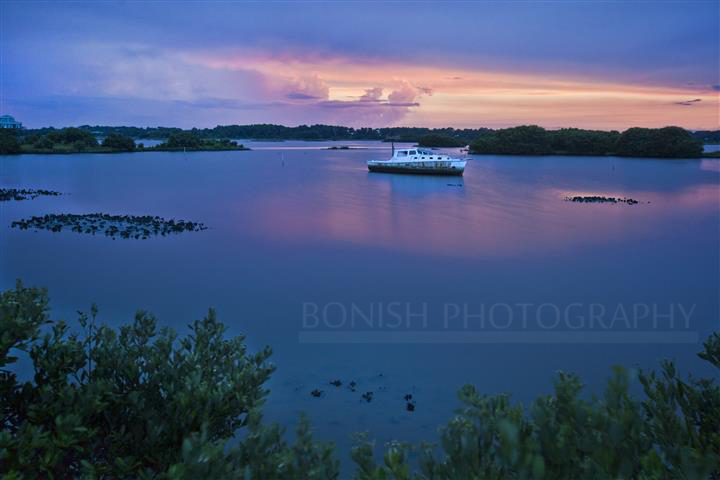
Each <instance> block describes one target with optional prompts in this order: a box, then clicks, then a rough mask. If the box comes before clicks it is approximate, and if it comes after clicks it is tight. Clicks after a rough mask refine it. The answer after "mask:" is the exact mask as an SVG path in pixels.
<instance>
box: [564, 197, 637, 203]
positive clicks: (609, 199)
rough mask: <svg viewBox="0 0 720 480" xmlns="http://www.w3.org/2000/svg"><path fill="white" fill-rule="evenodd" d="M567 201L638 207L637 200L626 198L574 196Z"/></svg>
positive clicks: (567, 198) (566, 198)
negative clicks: (624, 204) (622, 204)
mask: <svg viewBox="0 0 720 480" xmlns="http://www.w3.org/2000/svg"><path fill="white" fill-rule="evenodd" d="M565 200H566V201H568V202H578V203H627V204H628V205H637V204H638V203H640V202H638V201H637V200H634V199H632V198H626V197H622V198H619V197H617V198H616V197H603V196H599V195H593V196H585V197H583V196H573V197H565Z"/></svg>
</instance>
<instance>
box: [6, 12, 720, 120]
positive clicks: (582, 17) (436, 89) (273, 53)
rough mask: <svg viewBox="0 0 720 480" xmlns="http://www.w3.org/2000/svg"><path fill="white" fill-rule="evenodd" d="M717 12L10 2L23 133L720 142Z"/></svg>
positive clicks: (13, 108) (15, 110) (14, 90)
mask: <svg viewBox="0 0 720 480" xmlns="http://www.w3.org/2000/svg"><path fill="white" fill-rule="evenodd" d="M719 9H720V2H718V1H717V0H711V1H695V2H693V1H684V2H667V1H662V2H661V1H657V2H653V1H649V2H648V1H645V2H585V1H574V2H572V1H562V2H561V1H557V2H528V1H524V2H519V1H517V2H457V3H434V2H431V3H409V2H396V3H381V2H343V3H340V2H292V3H286V2H262V3H260V2H258V3H239V2H210V1H208V2H170V1H164V2H148V3H141V2H136V1H126V2H105V1H103V2H92V3H91V2H62V1H58V2H33V1H23V2H19V1H8V0H0V29H1V31H0V49H1V51H0V54H1V58H0V80H1V92H0V97H1V98H0V113H8V114H11V115H14V116H15V117H16V118H17V119H18V120H20V121H22V122H24V124H25V125H26V126H28V127H40V126H49V125H53V126H68V125H80V124H109V125H137V126H157V125H163V126H180V127H193V126H197V127H213V126H215V125H217V124H248V123H280V124H284V125H297V124H302V123H306V124H312V123H327V124H342V125H349V126H355V127H359V126H373V127H378V126H389V125H402V126H428V127H442V126H452V127H471V128H477V127H492V128H497V127H506V126H513V125H521V124H538V125H542V126H544V127H547V128H558V127H567V126H573V127H583V128H598V129H618V130H622V129H625V128H627V127H629V126H647V127H658V126H665V125H680V126H683V127H685V128H689V129H717V128H719V127H720V125H719V124H720V119H719V115H720V113H719V108H720V105H719V95H720V73H719V71H720V65H719V62H720V60H719V58H720V52H719V49H720V11H719Z"/></svg>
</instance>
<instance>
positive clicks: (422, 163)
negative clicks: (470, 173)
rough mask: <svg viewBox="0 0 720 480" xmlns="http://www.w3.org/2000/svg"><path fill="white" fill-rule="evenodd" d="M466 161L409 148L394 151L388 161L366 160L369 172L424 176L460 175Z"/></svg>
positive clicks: (430, 151)
mask: <svg viewBox="0 0 720 480" xmlns="http://www.w3.org/2000/svg"><path fill="white" fill-rule="evenodd" d="M466 163H467V160H465V159H462V158H453V157H451V156H449V155H441V154H439V153H435V152H433V151H432V150H425V149H422V148H409V149H400V150H395V151H394V153H393V156H392V158H390V160H368V162H367V166H368V170H370V171H371V172H388V173H422V174H426V175H462V174H463V171H465V164H466Z"/></svg>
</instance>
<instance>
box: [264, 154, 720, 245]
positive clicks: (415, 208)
mask: <svg viewBox="0 0 720 480" xmlns="http://www.w3.org/2000/svg"><path fill="white" fill-rule="evenodd" d="M353 167H354V166H353ZM353 169H354V170H356V169H355V168H353ZM473 173H478V174H479V172H470V173H469V174H470V175H472V174H473ZM482 173H483V178H481V179H473V181H472V182H468V181H467V179H466V180H465V181H464V187H462V188H458V187H450V186H447V183H455V181H454V180H453V179H452V178H449V179H447V178H446V179H443V178H441V177H414V176H401V175H385V176H380V175H368V176H367V181H357V182H353V183H347V182H328V183H327V184H323V185H322V186H321V188H319V187H318V184H308V185H298V186H297V187H296V188H295V189H294V192H293V194H292V197H293V198H294V199H295V200H294V201H290V202H289V201H287V199H286V198H280V197H276V196H274V195H268V196H267V197H266V198H263V199H262V200H261V201H260V202H258V204H257V205H256V209H255V211H254V212H253V216H255V217H257V218H256V220H255V221H257V224H258V226H259V228H258V230H257V232H256V233H257V234H259V235H261V236H266V237H268V240H272V239H273V238H281V239H282V240H283V241H291V242H301V243H302V242H312V243H320V244H322V243H323V242H327V241H330V242H337V241H340V242H348V243H354V244H360V245H364V246H369V247H377V248H383V249H388V250H394V251H400V252H403V251H405V252H413V253H427V254H433V255H441V256H457V257H478V256H480V257H482V256H516V255H520V254H522V255H528V254H533V253H536V254H538V255H545V254H553V253H557V252H561V251H563V250H566V249H570V248H582V247H584V246H587V245H597V246H602V245H605V244H613V243H617V242H627V241H628V238H633V237H636V238H637V239H638V240H642V241H647V240H648V239H649V238H652V236H653V235H656V234H657V232H658V231H659V230H661V229H663V228H667V226H668V225H669V224H673V225H676V223H675V222H684V221H688V219H689V218H692V217H693V216H694V215H706V214H707V213H708V212H716V211H717V205H718V192H719V190H718V186H717V185H709V184H706V185H694V186H690V187H688V188H685V189H681V190H676V191H672V192H656V191H637V190H633V191H619V190H618V191H612V190H607V191H603V192H591V193H589V194H604V195H606V196H607V195H611V196H629V197H632V198H636V199H638V200H640V201H641V202H650V203H649V204H641V205H634V206H629V205H625V204H622V205H605V204H599V205H594V204H582V205H580V204H574V203H571V202H566V201H564V196H565V195H567V194H569V193H571V192H568V191H567V190H558V189H555V188H552V187H547V186H535V185H527V184H521V183H512V182H510V183H508V181H507V179H503V178H500V177H499V176H497V175H496V174H495V173H494V172H493V171H492V170H483V172H482ZM351 174H352V175H359V174H360V173H359V172H353V173H351ZM572 193H574V192H572Z"/></svg>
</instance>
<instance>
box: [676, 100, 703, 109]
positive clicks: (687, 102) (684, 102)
mask: <svg viewBox="0 0 720 480" xmlns="http://www.w3.org/2000/svg"><path fill="white" fill-rule="evenodd" d="M701 101H702V100H701V99H699V98H696V99H694V100H684V101H682V102H675V103H674V104H675V105H684V106H686V107H692V106H693V105H695V104H696V103H698V102H701Z"/></svg>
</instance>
